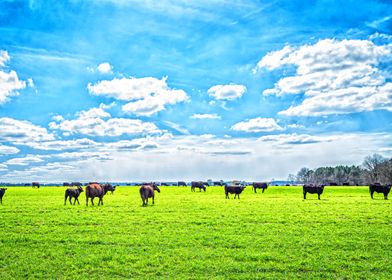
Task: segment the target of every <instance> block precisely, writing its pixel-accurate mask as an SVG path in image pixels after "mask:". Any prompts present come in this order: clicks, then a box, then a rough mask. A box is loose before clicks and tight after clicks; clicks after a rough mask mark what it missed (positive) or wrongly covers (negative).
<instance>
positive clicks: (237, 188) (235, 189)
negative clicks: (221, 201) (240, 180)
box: [225, 184, 246, 199]
mask: <svg viewBox="0 0 392 280" xmlns="http://www.w3.org/2000/svg"><path fill="white" fill-rule="evenodd" d="M245 188H246V186H244V185H230V186H228V185H226V184H225V194H226V198H227V199H229V198H230V197H229V193H234V199H235V198H236V197H238V199H240V194H241V193H242V191H243V190H244V189H245Z"/></svg>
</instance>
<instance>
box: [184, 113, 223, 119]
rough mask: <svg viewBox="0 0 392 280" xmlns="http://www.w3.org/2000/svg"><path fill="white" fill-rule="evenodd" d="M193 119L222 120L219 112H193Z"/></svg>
mask: <svg viewBox="0 0 392 280" xmlns="http://www.w3.org/2000/svg"><path fill="white" fill-rule="evenodd" d="M191 118H192V119H217V120H220V119H221V116H219V115H218V114H193V115H192V116H191Z"/></svg>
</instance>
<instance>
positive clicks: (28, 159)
mask: <svg viewBox="0 0 392 280" xmlns="http://www.w3.org/2000/svg"><path fill="white" fill-rule="evenodd" d="M43 158H44V156H40V155H26V156H25V157H21V158H12V159H9V160H7V161H6V162H4V164H6V165H21V166H27V165H30V164H32V163H40V162H44V160H43Z"/></svg>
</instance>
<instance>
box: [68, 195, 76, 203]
mask: <svg viewBox="0 0 392 280" xmlns="http://www.w3.org/2000/svg"><path fill="white" fill-rule="evenodd" d="M69 204H71V205H72V197H71V196H70V197H69ZM74 205H75V201H74Z"/></svg>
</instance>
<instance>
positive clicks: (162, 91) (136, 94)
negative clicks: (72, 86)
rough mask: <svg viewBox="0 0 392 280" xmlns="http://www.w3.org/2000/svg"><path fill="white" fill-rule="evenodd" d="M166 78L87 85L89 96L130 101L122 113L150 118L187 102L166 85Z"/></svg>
mask: <svg viewBox="0 0 392 280" xmlns="http://www.w3.org/2000/svg"><path fill="white" fill-rule="evenodd" d="M166 81H167V77H164V78H162V79H160V80H159V79H156V78H153V77H144V78H134V77H130V78H121V79H117V78H115V79H113V80H110V81H109V80H104V81H100V82H98V83H96V84H94V85H93V84H88V86H87V88H88V90H89V92H90V94H93V95H104V96H109V97H113V98H115V99H118V100H123V101H132V102H129V103H127V104H125V105H123V106H122V110H123V111H124V112H128V113H131V114H135V115H138V116H151V115H153V114H154V113H157V112H160V111H162V110H164V109H165V106H166V105H173V104H176V103H179V102H184V101H187V100H188V95H187V94H186V92H185V91H183V90H178V89H172V88H170V87H169V86H168V84H167V82H166Z"/></svg>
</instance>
